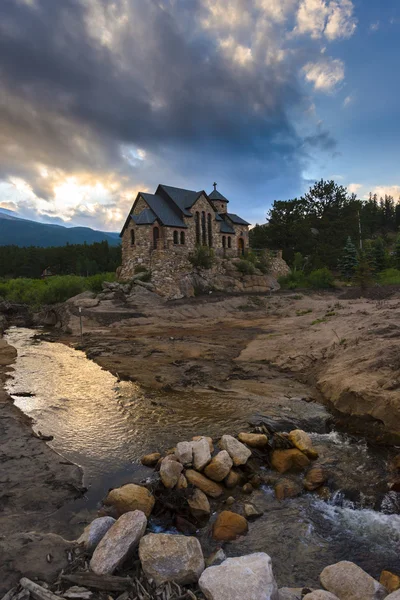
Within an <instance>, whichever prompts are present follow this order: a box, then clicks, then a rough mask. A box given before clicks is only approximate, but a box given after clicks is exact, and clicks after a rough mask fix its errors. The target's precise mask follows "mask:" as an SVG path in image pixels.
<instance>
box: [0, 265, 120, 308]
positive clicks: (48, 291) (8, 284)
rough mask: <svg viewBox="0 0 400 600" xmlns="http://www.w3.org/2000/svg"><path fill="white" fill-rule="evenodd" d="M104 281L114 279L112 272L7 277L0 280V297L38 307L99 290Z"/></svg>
mask: <svg viewBox="0 0 400 600" xmlns="http://www.w3.org/2000/svg"><path fill="white" fill-rule="evenodd" d="M104 281H115V274H114V273H99V274H98V275H92V276H91V277H80V276H78V275H57V276H54V277H48V278H47V279H24V278H20V279H8V280H3V281H0V297H2V298H4V299H5V300H8V301H9V302H16V303H19V304H29V305H30V306H33V307H39V306H42V305H45V304H57V303H58V302H65V301H66V300H68V299H69V298H72V297H73V296H76V295H77V294H81V293H82V292H86V291H88V290H89V291H91V292H100V291H101V289H102V284H103V282H104Z"/></svg>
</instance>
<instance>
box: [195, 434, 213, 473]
mask: <svg viewBox="0 0 400 600" xmlns="http://www.w3.org/2000/svg"><path fill="white" fill-rule="evenodd" d="M192 449H193V466H194V468H195V469H196V471H202V470H203V469H204V467H205V466H206V465H208V463H209V462H210V460H211V452H210V445H209V443H208V441H207V440H206V438H204V437H203V438H200V439H199V440H198V441H197V442H192Z"/></svg>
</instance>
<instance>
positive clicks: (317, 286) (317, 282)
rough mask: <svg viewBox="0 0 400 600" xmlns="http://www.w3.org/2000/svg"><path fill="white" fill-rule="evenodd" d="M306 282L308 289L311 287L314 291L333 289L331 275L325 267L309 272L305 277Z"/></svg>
mask: <svg viewBox="0 0 400 600" xmlns="http://www.w3.org/2000/svg"><path fill="white" fill-rule="evenodd" d="M307 280H308V283H309V285H310V287H312V288H313V289H314V290H321V289H329V288H333V287H335V285H334V277H333V274H332V273H331V271H330V270H329V269H327V268H326V267H324V268H323V269H317V270H316V271H311V273H310V274H309V275H308V277H307Z"/></svg>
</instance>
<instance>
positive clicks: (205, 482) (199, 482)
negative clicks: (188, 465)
mask: <svg viewBox="0 0 400 600" xmlns="http://www.w3.org/2000/svg"><path fill="white" fill-rule="evenodd" d="M185 475H186V479H187V480H188V482H189V483H191V484H192V485H194V486H195V487H197V488H199V490H201V491H202V492H204V493H205V494H207V496H210V497H211V498H219V496H221V494H222V493H223V491H224V488H223V487H222V486H221V485H219V483H215V481H211V479H208V478H207V477H204V475H202V474H201V473H198V472H197V471H193V469H188V470H187V471H186V473H185Z"/></svg>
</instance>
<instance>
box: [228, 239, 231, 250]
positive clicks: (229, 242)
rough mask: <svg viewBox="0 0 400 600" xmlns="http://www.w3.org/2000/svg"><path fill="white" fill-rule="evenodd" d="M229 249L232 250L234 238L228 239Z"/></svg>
mask: <svg viewBox="0 0 400 600" xmlns="http://www.w3.org/2000/svg"><path fill="white" fill-rule="evenodd" d="M228 248H232V238H230V237H228Z"/></svg>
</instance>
